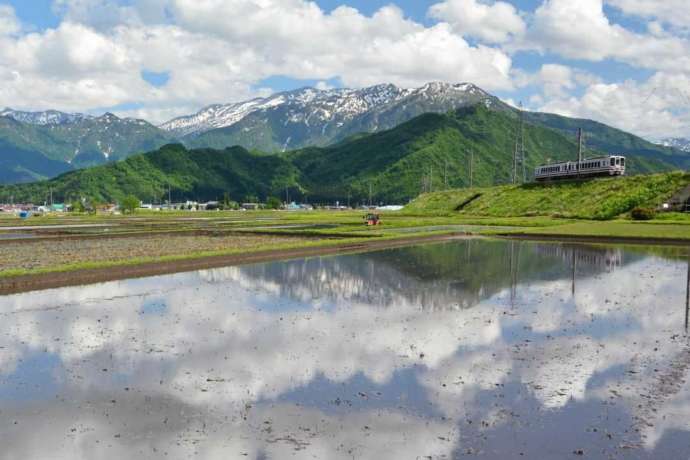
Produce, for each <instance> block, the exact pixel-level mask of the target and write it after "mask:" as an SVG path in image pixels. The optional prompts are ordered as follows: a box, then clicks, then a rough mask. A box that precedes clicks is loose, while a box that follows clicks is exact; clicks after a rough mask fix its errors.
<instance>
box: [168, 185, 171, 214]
mask: <svg viewBox="0 0 690 460" xmlns="http://www.w3.org/2000/svg"><path fill="white" fill-rule="evenodd" d="M170 206H172V189H171V187H170V182H168V209H170Z"/></svg>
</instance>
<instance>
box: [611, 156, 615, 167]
mask: <svg viewBox="0 0 690 460" xmlns="http://www.w3.org/2000/svg"><path fill="white" fill-rule="evenodd" d="M611 166H616V159H615V158H611Z"/></svg>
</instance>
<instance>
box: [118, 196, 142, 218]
mask: <svg viewBox="0 0 690 460" xmlns="http://www.w3.org/2000/svg"><path fill="white" fill-rule="evenodd" d="M140 204H141V202H140V201H139V198H137V197H135V196H134V195H127V196H126V197H124V199H123V200H122V202H121V203H120V209H121V210H122V212H123V213H125V214H127V213H132V212H134V210H135V209H137V208H138V207H139V205H140Z"/></svg>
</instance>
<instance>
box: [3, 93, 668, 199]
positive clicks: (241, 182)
mask: <svg viewBox="0 0 690 460" xmlns="http://www.w3.org/2000/svg"><path fill="white" fill-rule="evenodd" d="M515 122H516V118H515V114H514V113H513V112H510V111H503V110H494V109H492V108H490V107H487V106H486V104H484V103H482V102H479V103H476V104H474V105H469V106H466V107H463V108H460V109H457V110H455V111H451V112H447V113H444V114H434V113H426V114H422V115H419V116H417V117H415V118H413V119H411V120H409V121H407V122H404V123H401V124H400V125H398V126H396V127H395V128H392V129H390V130H386V131H381V132H378V133H372V134H360V135H357V136H352V137H350V138H348V139H345V140H343V141H341V142H338V143H336V144H333V145H330V146H326V147H306V148H303V149H297V150H292V151H288V152H283V153H276V154H266V153H262V152H258V151H249V150H247V149H245V148H243V147H239V146H235V147H229V148H225V149H222V150H218V149H210V148H199V149H188V148H187V147H185V146H184V145H182V144H179V143H177V144H168V145H165V146H163V147H162V148H160V149H158V150H155V151H152V152H149V153H146V154H139V155H134V156H131V157H129V158H127V159H126V160H124V161H119V162H114V163H109V164H106V165H101V166H96V167H92V168H87V169H82V170H78V171H71V172H68V173H65V174H63V175H61V176H59V177H57V178H55V179H52V180H49V181H41V182H34V183H28V184H15V185H6V186H2V187H0V201H2V200H3V198H5V199H6V197H8V196H12V197H14V199H15V201H32V202H43V201H44V200H45V199H46V197H47V196H48V195H49V193H50V192H51V191H52V194H53V197H54V198H55V199H56V200H65V201H70V200H72V199H75V198H79V197H91V198H95V199H97V200H105V201H116V200H120V199H121V198H122V197H124V196H125V195H127V194H130V193H132V194H135V195H136V196H138V197H139V198H140V199H142V200H146V201H161V200H164V199H166V198H167V194H168V188H170V190H171V195H172V198H173V201H181V200H186V199H197V200H218V199H222V198H224V197H225V196H226V194H228V195H227V196H228V197H229V198H231V199H234V200H237V201H241V200H245V199H249V197H256V198H258V199H261V200H264V199H266V198H267V197H269V196H278V197H284V196H285V193H286V191H287V193H288V194H289V196H290V197H291V198H292V199H295V200H307V201H310V202H320V203H325V202H328V203H333V202H335V201H340V202H341V203H345V202H347V201H350V202H351V204H355V203H362V202H366V201H368V200H369V196H370V193H371V198H372V200H373V201H376V202H380V201H385V202H397V203H403V202H406V201H407V200H409V199H411V198H413V197H415V196H417V195H418V194H419V192H420V191H422V190H423V189H425V190H430V189H431V190H439V189H443V188H458V187H465V186H467V185H469V183H470V182H472V183H473V184H474V185H479V186H482V185H484V186H488V185H493V184H497V183H507V182H509V181H510V178H511V170H510V165H511V164H512V161H511V159H512V153H511V152H512V147H513V146H514V127H515V125H516V123H515ZM524 141H525V149H526V151H527V152H528V154H527V162H526V169H527V171H530V170H532V168H533V167H535V166H536V165H538V164H541V163H543V162H544V161H547V159H550V160H554V161H558V160H565V159H568V158H574V157H575V156H576V152H577V146H576V143H575V141H574V139H572V138H571V137H570V136H568V135H566V134H565V133H563V132H560V131H558V130H556V129H551V128H547V127H544V126H540V125H535V124H532V123H526V124H525V126H524ZM599 154H601V152H598V151H589V152H588V155H599ZM470 161H473V167H472V170H473V174H472V178H470V176H469V174H470V173H469V171H470V168H469V164H470ZM629 165H630V168H631V172H632V173H646V172H652V171H656V170H658V169H660V168H664V167H667V165H666V164H664V163H663V162H662V161H661V160H658V159H655V158H645V157H642V156H640V157H639V161H635V162H630V163H629Z"/></svg>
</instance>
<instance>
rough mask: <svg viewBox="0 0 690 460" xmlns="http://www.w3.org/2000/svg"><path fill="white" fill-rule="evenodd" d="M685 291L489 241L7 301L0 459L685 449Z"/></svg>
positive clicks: (597, 251) (678, 265)
mask: <svg viewBox="0 0 690 460" xmlns="http://www.w3.org/2000/svg"><path fill="white" fill-rule="evenodd" d="M687 283H688V256H687V251H684V250H680V249H666V250H661V249H652V248H647V249H644V248H643V249H640V248H623V247H602V246H599V247H593V246H568V245H560V244H537V243H527V242H525V243H518V242H502V241H499V242H494V241H476V240H475V241H463V242H454V243H447V244H437V245H427V246H420V247H414V248H406V249H396V250H388V251H381V252H374V253H368V254H361V255H349V256H341V257H326V258H314V259H309V260H297V261H290V262H283V263H271V264H262V265H253V266H246V267H233V268H225V269H217V270H206V271H200V272H194V273H188V274H180V275H173V276H162V277H153V278H146V279H138V280H129V281H122V282H112V283H105V284H98V285H92V286H85V287H79V288H65V289H57V290H51V291H42V292H34V293H27V294H21V295H14V296H6V297H0V446H1V448H0V458H2V459H14V458H21V459H35V458H37V459H79V458H85V459H91V458H100V459H125V458H203V459H235V458H252V459H259V458H261V459H274V458H299V459H301V458H304V459H306V458H310V459H311V458H319V459H340V458H342V459H352V458H356V459H377V460H378V459H408V458H409V459H417V458H475V457H476V458H485V459H512V458H516V459H517V458H529V459H560V458H594V459H609V458H614V459H615V458H626V459H627V458H632V459H687V458H689V457H690V380H688V375H689V374H690V341H689V339H688V335H687V316H686V315H687V304H686V298H687V297H686V289H687Z"/></svg>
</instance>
